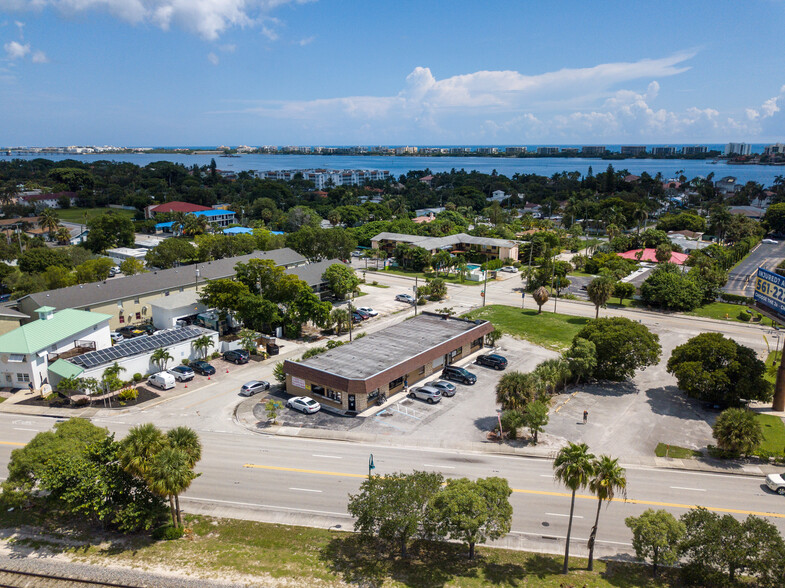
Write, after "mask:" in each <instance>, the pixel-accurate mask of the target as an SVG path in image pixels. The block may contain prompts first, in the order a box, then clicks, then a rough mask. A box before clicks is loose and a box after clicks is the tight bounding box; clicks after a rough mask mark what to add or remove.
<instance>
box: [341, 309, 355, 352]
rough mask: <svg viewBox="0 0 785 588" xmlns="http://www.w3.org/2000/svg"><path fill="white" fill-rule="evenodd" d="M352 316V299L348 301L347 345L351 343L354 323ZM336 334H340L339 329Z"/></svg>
mask: <svg viewBox="0 0 785 588" xmlns="http://www.w3.org/2000/svg"><path fill="white" fill-rule="evenodd" d="M352 319H354V316H352V299H351V298H350V299H349V343H351V342H352V324H353V323H354V320H352ZM338 332H339V333H340V332H341V329H340V327H339V328H338Z"/></svg>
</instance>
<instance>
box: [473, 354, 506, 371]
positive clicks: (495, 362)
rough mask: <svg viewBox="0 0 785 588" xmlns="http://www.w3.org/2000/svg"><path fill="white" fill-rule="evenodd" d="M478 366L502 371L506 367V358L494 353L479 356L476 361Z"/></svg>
mask: <svg viewBox="0 0 785 588" xmlns="http://www.w3.org/2000/svg"><path fill="white" fill-rule="evenodd" d="M476 362H477V364H478V365H484V366H487V367H492V368H493V369H495V370H503V369H504V368H506V367H507V358H506V357H503V356H501V355H498V354H496V353H489V354H488V355H481V356H479V357H478V358H477V360H476Z"/></svg>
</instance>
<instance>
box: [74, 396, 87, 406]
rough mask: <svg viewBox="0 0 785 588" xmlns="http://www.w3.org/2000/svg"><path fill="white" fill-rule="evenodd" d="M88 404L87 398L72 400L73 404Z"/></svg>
mask: <svg viewBox="0 0 785 588" xmlns="http://www.w3.org/2000/svg"><path fill="white" fill-rule="evenodd" d="M88 404H90V399H89V398H85V397H82V398H77V399H76V400H74V406H87V405H88Z"/></svg>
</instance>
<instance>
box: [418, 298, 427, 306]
mask: <svg viewBox="0 0 785 588" xmlns="http://www.w3.org/2000/svg"><path fill="white" fill-rule="evenodd" d="M426 302H427V300H425V296H420V297H419V298H418V299H417V306H425V304H426Z"/></svg>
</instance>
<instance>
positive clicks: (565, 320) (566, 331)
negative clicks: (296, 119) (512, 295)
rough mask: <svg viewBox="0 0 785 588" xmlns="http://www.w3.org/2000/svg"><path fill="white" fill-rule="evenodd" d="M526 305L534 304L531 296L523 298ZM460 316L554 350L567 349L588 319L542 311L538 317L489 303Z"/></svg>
mask: <svg viewBox="0 0 785 588" xmlns="http://www.w3.org/2000/svg"><path fill="white" fill-rule="evenodd" d="M526 303H527V304H529V305H534V301H533V300H532V298H531V296H527V299H526ZM549 304H550V303H549ZM464 316H465V317H467V318H470V319H485V320H487V321H490V322H491V323H493V325H494V326H495V327H496V328H497V329H498V330H500V331H501V332H502V333H505V334H507V335H512V336H513V337H519V338H521V339H526V340H527V341H531V342H532V343H534V344H536V345H541V346H542V347H547V348H549V349H555V350H562V349H566V348H568V347H569V346H570V345H571V344H572V340H573V338H574V337H575V335H576V334H577V333H578V331H580V330H581V329H582V328H583V326H584V325H585V324H586V323H588V322H589V320H591V319H588V318H584V317H576V316H569V315H566V314H554V313H552V312H547V311H545V310H543V312H542V313H541V314H538V313H537V310H536V309H533V308H527V309H523V310H522V309H520V308H516V307H514V306H502V305H500V304H491V305H489V306H486V307H484V308H479V309H477V310H473V311H471V312H469V313H467V314H465V315H464Z"/></svg>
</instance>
